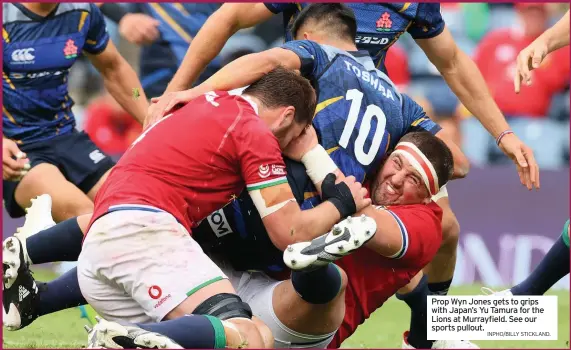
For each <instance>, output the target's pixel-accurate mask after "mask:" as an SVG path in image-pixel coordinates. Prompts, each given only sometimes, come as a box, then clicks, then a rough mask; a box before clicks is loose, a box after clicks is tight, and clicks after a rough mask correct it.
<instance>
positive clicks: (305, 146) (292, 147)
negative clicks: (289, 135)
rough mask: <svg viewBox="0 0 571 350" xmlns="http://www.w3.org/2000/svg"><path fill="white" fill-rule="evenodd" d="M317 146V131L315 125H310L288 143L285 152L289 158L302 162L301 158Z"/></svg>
mask: <svg viewBox="0 0 571 350" xmlns="http://www.w3.org/2000/svg"><path fill="white" fill-rule="evenodd" d="M315 146H317V133H316V132H315V129H314V128H313V126H312V125H309V126H308V127H307V128H305V129H304V130H303V132H302V133H301V135H299V136H298V137H296V138H295V139H293V140H292V141H291V142H290V143H289V144H288V145H287V147H286V148H285V149H284V151H283V154H284V155H285V156H286V157H288V158H289V159H292V160H295V161H298V162H301V158H303V156H304V155H305V154H306V153H307V152H309V151H311V149H312V148H313V147H315Z"/></svg>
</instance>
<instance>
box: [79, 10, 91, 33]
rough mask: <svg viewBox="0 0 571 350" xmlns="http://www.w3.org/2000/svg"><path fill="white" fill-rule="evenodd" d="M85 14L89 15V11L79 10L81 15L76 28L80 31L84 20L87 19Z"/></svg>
mask: <svg viewBox="0 0 571 350" xmlns="http://www.w3.org/2000/svg"><path fill="white" fill-rule="evenodd" d="M87 15H89V12H85V11H83V12H81V17H80V18H79V25H78V26H77V30H78V31H81V30H82V29H83V26H84V25H85V20H86V19H87Z"/></svg>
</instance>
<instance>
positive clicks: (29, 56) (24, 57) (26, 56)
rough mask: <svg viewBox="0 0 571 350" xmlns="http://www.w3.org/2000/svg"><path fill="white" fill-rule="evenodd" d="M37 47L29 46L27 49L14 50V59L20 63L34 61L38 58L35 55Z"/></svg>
mask: <svg viewBox="0 0 571 350" xmlns="http://www.w3.org/2000/svg"><path fill="white" fill-rule="evenodd" d="M34 51H35V49H33V48H27V49H18V50H14V52H12V61H13V62H18V63H33V62H31V61H34V59H35V58H36V57H35V56H34Z"/></svg>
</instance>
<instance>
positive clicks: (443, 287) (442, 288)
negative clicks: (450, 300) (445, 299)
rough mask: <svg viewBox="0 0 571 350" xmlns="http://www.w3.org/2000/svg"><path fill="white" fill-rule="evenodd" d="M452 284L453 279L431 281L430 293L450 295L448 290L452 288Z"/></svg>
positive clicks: (429, 285)
mask: <svg viewBox="0 0 571 350" xmlns="http://www.w3.org/2000/svg"><path fill="white" fill-rule="evenodd" d="M451 284H452V280H448V281H444V282H434V283H429V284H428V290H430V295H441V296H444V295H448V290H449V289H450V285H451Z"/></svg>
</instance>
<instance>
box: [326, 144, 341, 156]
mask: <svg viewBox="0 0 571 350" xmlns="http://www.w3.org/2000/svg"><path fill="white" fill-rule="evenodd" d="M338 149H339V146H335V147H331V148H330V149H328V150H327V154H331V153H333V152H335V151H337V150H338Z"/></svg>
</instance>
